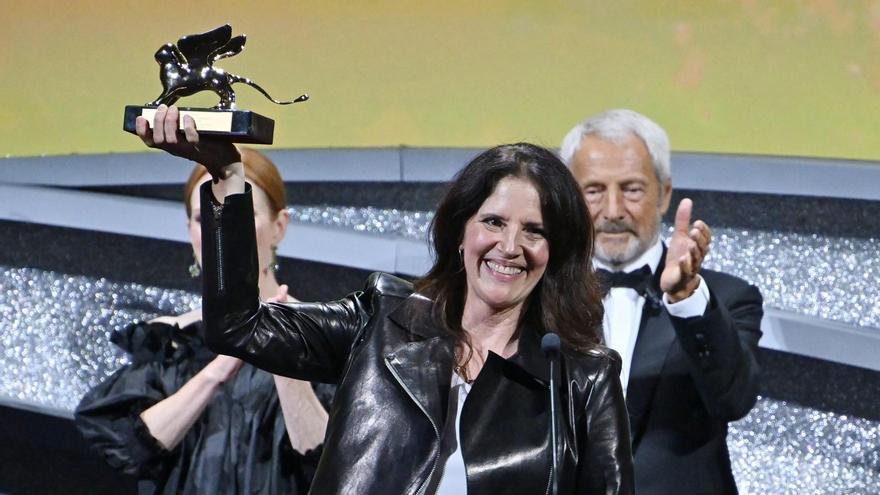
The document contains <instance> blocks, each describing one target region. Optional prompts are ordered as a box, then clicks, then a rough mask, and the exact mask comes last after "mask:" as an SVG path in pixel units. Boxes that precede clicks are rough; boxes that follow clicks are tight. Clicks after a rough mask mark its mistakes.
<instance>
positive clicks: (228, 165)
mask: <svg viewBox="0 0 880 495" xmlns="http://www.w3.org/2000/svg"><path fill="white" fill-rule="evenodd" d="M179 120H180V111H179V110H178V109H177V107H175V106H173V105H172V106H170V107H168V106H165V105H159V107H158V108H157V109H156V115H155V117H154V119H153V127H152V129H151V128H150V123H149V122H148V121H147V119H145V118H144V117H138V118H137V119H136V120H135V130H136V132H137V135H138V136H139V137H140V138H141V140H142V141H143V142H144V144H146V145H147V146H149V147H150V148H156V149H160V150H164V151H166V152H168V153H171V154H172V155H174V156H179V157H181V158H186V159H187V160H192V161H194V162H198V163H200V164H202V165H204V166H205V167H206V168H207V169H208V172H210V174H211V176H212V177H213V178H214V180H215V182H216V181H217V180H225V179H228V178H230V177H231V176H233V175H238V176H240V177H241V178H242V180H243V179H244V166H243V165H242V164H241V154H240V153H239V152H238V149H237V148H236V147H235V146H234V145H233V144H232V143H231V142H229V141H225V140H221V139H211V138H207V137H200V136H199V133H198V132H197V131H196V123H195V121H194V120H193V118H192V117H190V116H189V115H185V116H184V117H183V129H182V130H181V129H180V128H179V126H178V122H179Z"/></svg>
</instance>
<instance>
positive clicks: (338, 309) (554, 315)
mask: <svg viewBox="0 0 880 495" xmlns="http://www.w3.org/2000/svg"><path fill="white" fill-rule="evenodd" d="M177 123H178V111H177V109H176V108H174V107H171V108H169V109H166V108H164V107H161V106H160V107H159V110H158V111H157V113H156V120H155V122H154V123H153V124H154V125H153V130H152V131H151V130H150V129H149V128H148V125H147V124H148V123H147V122H146V121H145V120H144V119H142V118H139V121H138V134H139V135H140V136H141V138H142V139H143V140H144V142H145V143H146V144H147V145H149V146H152V147H157V148H160V149H164V150H166V151H168V152H170V153H173V154H176V155H178V156H181V157H184V158H189V159H194V160H197V161H199V162H200V163H204V164H205V165H206V167H207V168H208V170H209V171H210V173H211V175H212V176H213V178H214V181H211V182H206V183H205V184H203V185H202V188H201V205H200V206H201V208H200V209H201V211H202V212H203V213H205V212H207V214H203V216H202V219H201V221H202V229H201V234H202V246H203V251H202V252H203V255H204V258H203V260H202V261H203V265H204V268H205V270H204V274H205V275H204V276H205V279H204V282H205V283H204V285H203V291H204V292H203V302H204V311H203V315H204V318H205V324H206V328H207V339H208V344H209V346H211V348H212V349H213V350H215V351H216V352H219V353H223V354H228V355H233V356H236V357H239V358H241V359H244V360H246V361H248V362H250V363H252V364H254V365H256V366H257V367H260V368H262V369H265V370H267V371H270V372H272V373H276V374H282V375H285V376H289V377H291V378H297V379H310V380H316V381H324V382H332V383H337V384H338V385H339V386H338V388H337V393H336V398H335V400H334V407H333V411H332V412H331V418H330V422H329V427H328V429H327V437H326V440H325V450H324V455H323V457H322V460H321V463H320V465H319V467H318V471H317V473H316V474H315V479H314V482H313V485H312V491H313V492H315V493H328V494H330V493H351V492H353V491H356V492H357V493H420V494H421V493H431V494H452V493H456V494H459V493H471V494H482V493H547V492H548V491H549V489H550V486H551V483H552V484H558V486H559V493H565V494H568V493H604V494H617V493H632V490H633V486H632V476H633V474H632V456H631V453H630V439H629V429H628V418H627V413H626V408H625V405H624V400H623V393H622V389H621V385H620V380H619V378H618V375H619V372H620V358H619V357H618V356H617V355H616V354H615V353H614V352H613V351H610V350H608V349H606V348H604V347H602V346H600V345H599V344H598V343H597V342H598V334H597V328H598V325H599V324H600V321H601V316H602V306H601V302H600V299H599V296H598V292H597V290H596V281H595V278H594V275H593V271H592V267H591V265H590V254H591V245H592V227H591V224H590V221H589V216H588V215H587V209H586V204H585V203H584V200H583V198H582V197H581V194H580V191H579V189H578V187H577V184H576V183H575V181H574V178H573V177H572V176H571V174H570V173H569V172H568V170H567V169H566V168H565V166H564V165H563V164H562V163H561V162H560V161H559V159H558V158H557V157H556V156H555V155H554V154H553V153H551V152H550V151H548V150H545V149H543V148H540V147H538V146H534V145H530V144H525V143H520V144H513V145H503V146H498V147H495V148H492V149H489V150H487V151H485V152H484V153H482V154H480V155H479V156H477V157H476V158H475V159H474V160H472V161H471V162H470V163H469V164H468V165H467V166H465V168H464V169H463V170H462V171H461V172H460V173H459V174H458V175H457V176H456V178H455V180H454V181H453V182H452V185H451V186H450V189H449V192H448V194H447V195H446V197H445V199H444V200H443V201H442V203H441V205H440V207H439V208H438V210H437V214H436V216H435V218H434V226H433V234H434V249H435V252H436V254H437V258H436V262H435V264H434V267H433V268H432V269H431V271H430V272H429V273H428V275H427V276H426V277H425V278H424V279H423V280H421V281H419V282H418V283H416V284H415V286H413V284H410V283H408V282H406V281H404V280H401V279H398V278H396V277H394V276H391V275H388V274H381V273H379V274H374V275H373V276H371V277H370V279H369V280H368V282H367V284H366V287H365V288H364V290H362V291H358V292H354V293H352V294H351V295H349V296H347V297H345V298H343V299H340V300H338V301H333V302H328V303H301V302H288V303H264V302H261V301H260V298H259V290H258V287H257V280H258V272H259V263H258V259H259V256H258V252H257V251H258V247H257V235H256V233H255V229H254V215H253V208H254V196H253V188H252V187H250V186H248V185H247V184H246V182H245V181H244V170H243V167H242V164H241V157H240V156H238V152H237V150H236V149H235V148H234V147H232V146H231V145H229V144H225V143H221V142H216V141H215V142H206V141H207V140H204V139H203V140H202V141H201V142H200V141H199V136H198V134H197V133H196V132H195V129H194V127H193V123H192V120H191V119H186V121H185V129H184V131H185V132H184V134H183V135H181V134H179V132H178V130H177ZM184 136H185V140H184V139H183V137H184ZM196 145H198V146H196ZM549 332H557V333H559V335H560V336H561V337H562V340H563V343H564V344H565V345H563V347H562V351H561V355H560V361H561V362H560V367H559V370H560V375H561V376H559V377H557V379H558V381H557V382H556V383H564V384H565V386H564V387H559V389H558V390H556V393H557V394H558V397H559V398H560V400H561V401H563V404H561V407H559V408H558V409H555V415H556V417H555V418H554V421H555V422H556V423H558V424H560V425H568V427H566V428H560V429H559V430H558V431H557V430H554V429H551V428H550V420H551V414H552V413H551V411H554V409H552V408H551V404H550V388H549V387H550V383H552V382H551V381H550V376H549V373H548V371H549V370H548V362H547V361H546V360H545V359H544V357H543V356H542V354H541V349H540V344H539V342H540V340H541V337H542V336H543V335H544V334H546V333H549ZM513 431H516V432H517V434H516V435H511V434H510V433H511V432H513ZM551 431H557V436H556V438H555V439H554V438H552V436H551ZM554 444H555V445H558V448H557V449H556V451H555V452H553V451H552V450H551V445H554ZM557 459H558V469H557V468H555V467H551V466H556V465H557V464H556V462H555V461H556V460H557Z"/></svg>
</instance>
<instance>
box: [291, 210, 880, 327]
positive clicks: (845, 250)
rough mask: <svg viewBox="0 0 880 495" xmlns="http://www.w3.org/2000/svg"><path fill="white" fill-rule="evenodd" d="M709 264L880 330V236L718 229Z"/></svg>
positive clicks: (416, 222)
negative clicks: (863, 236)
mask: <svg viewBox="0 0 880 495" xmlns="http://www.w3.org/2000/svg"><path fill="white" fill-rule="evenodd" d="M432 217H433V213H431V212H423V211H404V210H396V209H379V208H346V207H320V206H319V207H314V206H294V207H292V208H291V218H293V219H294V220H296V221H300V222H303V223H313V224H319V225H326V226H332V227H338V228H346V229H352V230H355V231H358V232H369V233H374V234H382V235H392V236H398V237H403V238H408V239H416V240H424V239H427V237H428V226H429V224H430V222H431V218H432ZM712 232H713V241H712V251H711V253H710V254H709V257H708V258H707V259H706V263H705V266H706V268H711V269H715V270H721V271H725V272H728V273H732V274H734V275H738V276H740V277H742V278H744V279H746V280H748V281H750V282H752V283H753V284H755V285H757V286H758V287H760V288H761V293H762V294H763V295H764V303H765V304H766V305H767V306H768V307H773V308H777V309H782V310H786V311H791V312H794V313H800V314H803V315H806V316H815V317H819V318H823V319H827V320H834V321H839V322H841V323H848V324H851V325H857V326H862V327H870V328H877V329H880V239H878V238H869V239H858V238H841V237H825V236H820V235H804V234H796V233H785V232H768V231H758V230H756V231H748V230H736V229H728V228H713V229H712ZM878 331H880V330H878Z"/></svg>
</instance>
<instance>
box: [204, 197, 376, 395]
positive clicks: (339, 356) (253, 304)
mask: <svg viewBox="0 0 880 495" xmlns="http://www.w3.org/2000/svg"><path fill="white" fill-rule="evenodd" d="M201 208H202V264H203V270H202V271H203V273H204V276H203V279H202V280H203V284H204V285H203V287H202V302H203V306H202V311H203V313H202V316H203V318H204V322H205V332H206V340H207V343H208V346H209V347H210V348H211V349H212V350H213V351H214V352H218V353H221V354H228V355H231V356H235V357H238V358H241V359H243V360H245V361H247V362H249V363H251V364H253V365H254V366H256V367H258V368H261V369H264V370H266V371H269V372H270V373H274V374H278V375H284V376H288V377H291V378H296V379H300V380H310V381H318V382H324V383H334V382H337V381H338V380H339V377H340V376H341V374H342V370H343V368H344V367H345V363H346V362H347V360H348V355H349V353H350V351H351V349H352V346H354V345H355V343H356V342H358V341H359V335H360V333H361V332H362V330H363V328H364V326H365V325H366V322H367V321H368V319H369V315H370V304H369V303H370V297H372V292H371V291H369V290H368V291H367V292H366V293H364V292H356V293H354V294H352V295H350V296H348V297H346V298H344V299H341V300H339V301H335V302H330V303H291V304H287V303H269V304H263V303H261V302H260V298H259V289H258V287H257V278H258V275H259V268H258V262H257V247H256V234H255V231H254V213H253V200H252V196H251V188H250V185H248V186H246V190H245V192H244V193H243V194H234V195H230V196H227V197H226V199H225V200H224V203H223V204H222V205H221V204H219V203H218V202H217V201H216V199H214V195H213V193H212V191H211V184H210V182H206V183H205V184H204V185H203V186H202V189H201ZM371 281H372V279H371ZM370 286H371V283H368V287H370Z"/></svg>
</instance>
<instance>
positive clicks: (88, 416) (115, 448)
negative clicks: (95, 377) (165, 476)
mask: <svg viewBox="0 0 880 495" xmlns="http://www.w3.org/2000/svg"><path fill="white" fill-rule="evenodd" d="M159 367H160V363H158V362H152V363H141V364H134V365H128V366H124V367H122V368H121V369H119V370H118V371H117V372H116V373H114V374H113V375H111V376H110V377H109V378H107V379H106V380H105V381H104V382H103V383H101V384H100V385H98V386H97V387H95V388H93V389H92V390H90V391H89V392H88V393H87V394H86V395H85V396H84V397H83V399H82V401H81V402H80V404H79V406H77V408H76V411H75V412H74V418H75V421H76V426H77V428H78V429H79V431H80V433H82V435H83V437H85V439H86V440H87V441H88V442H89V443H90V444H91V445H92V447H93V448H94V449H95V450H96V451H97V452H98V453H99V454H100V455H101V456H102V457H103V458H104V460H106V461H107V463H108V464H110V466H112V467H113V468H115V469H118V470H120V471H122V472H124V473H126V474H129V475H132V476H135V477H137V478H148V479H155V478H158V477H160V476H161V474H160V473H161V472H162V471H163V469H164V466H163V464H164V462H165V461H166V460H167V459H169V458H170V456H171V452H169V451H167V450H165V449H164V448H162V446H161V445H160V444H159V442H158V441H156V439H155V438H153V436H152V435H151V434H150V432H149V430H148V429H147V426H146V425H145V424H144V422H143V421H142V420H141V418H140V414H141V413H142V412H143V411H144V410H146V409H148V408H149V407H150V406H152V405H153V404H156V403H157V402H159V401H161V400H163V399H165V398H166V397H167V394H166V392H165V391H164V387H163V386H162V385H161V380H160V376H159V374H160V371H159Z"/></svg>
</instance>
